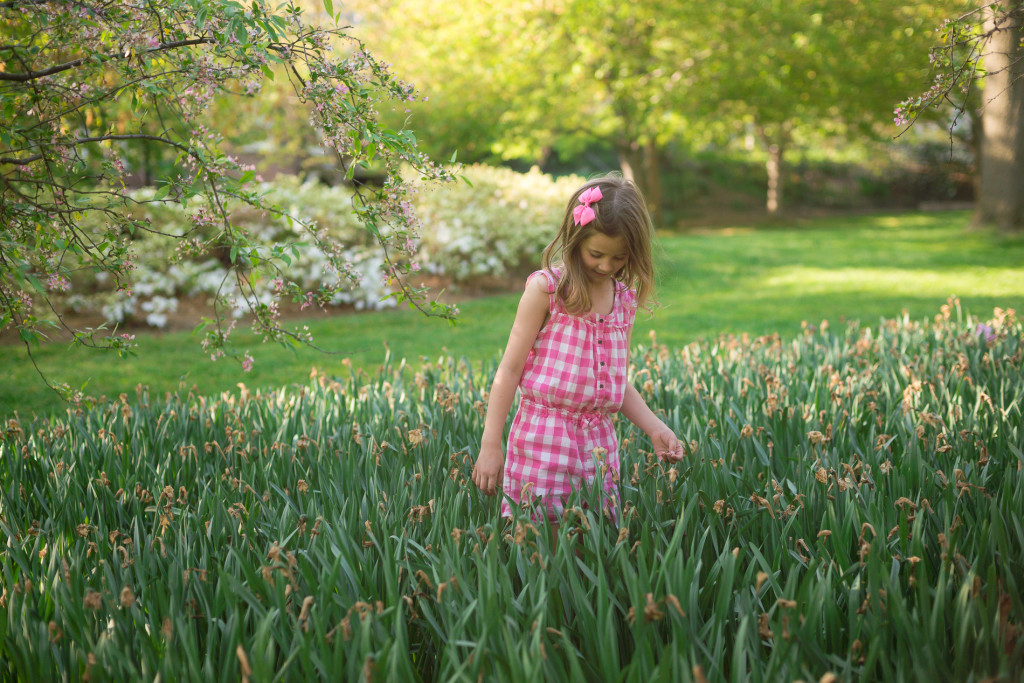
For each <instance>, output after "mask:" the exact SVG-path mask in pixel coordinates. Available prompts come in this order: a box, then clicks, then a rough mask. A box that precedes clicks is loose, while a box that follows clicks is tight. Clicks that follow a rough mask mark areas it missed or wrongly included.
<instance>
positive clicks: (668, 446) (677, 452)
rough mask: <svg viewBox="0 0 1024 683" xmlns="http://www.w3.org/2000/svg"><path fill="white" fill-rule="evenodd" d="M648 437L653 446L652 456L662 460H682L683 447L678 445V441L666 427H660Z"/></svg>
mask: <svg viewBox="0 0 1024 683" xmlns="http://www.w3.org/2000/svg"><path fill="white" fill-rule="evenodd" d="M648 436H649V437H650V439H651V445H653V446H654V454H655V455H657V456H658V457H659V458H661V459H662V460H668V461H669V462H678V461H679V460H682V459H683V445H682V444H681V443H679V439H677V438H676V435H675V434H674V433H673V432H672V430H671V429H669V428H668V427H665V426H662V427H660V428H658V429H656V430H654V431H653V432H651V433H650V434H648Z"/></svg>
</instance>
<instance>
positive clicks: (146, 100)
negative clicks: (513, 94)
mask: <svg viewBox="0 0 1024 683" xmlns="http://www.w3.org/2000/svg"><path fill="white" fill-rule="evenodd" d="M325 5H326V6H327V7H328V12H330V6H329V3H325ZM0 27H2V30H3V33H4V35H5V36H6V37H7V40H8V42H7V43H6V44H4V45H0V111H2V112H3V114H4V118H5V129H3V130H0V220H2V221H3V224H4V225H5V227H6V230H5V231H4V232H3V233H0V330H4V329H9V328H10V329H15V330H17V333H18V335H19V338H20V339H21V341H22V342H23V343H24V344H25V346H26V349H27V350H28V353H29V355H30V357H31V355H32V351H33V348H34V346H35V345H37V344H38V343H39V342H40V340H42V339H44V338H46V336H47V335H46V333H45V330H46V329H47V328H48V327H49V328H53V327H63V328H64V329H65V330H66V331H67V332H68V333H70V335H71V337H72V339H73V340H74V341H75V342H76V343H78V344H82V345H88V346H93V347H96V348H100V349H107V350H110V351H113V352H116V353H117V354H119V355H121V354H124V353H130V352H131V350H132V348H133V343H132V339H131V336H130V335H126V334H117V333H116V330H115V331H112V332H108V331H106V330H105V329H104V328H102V327H101V328H100V329H97V330H91V329H86V330H80V329H74V328H73V327H72V326H70V325H69V324H68V323H67V322H66V320H65V317H64V316H62V315H61V314H60V312H59V311H58V309H57V308H56V307H55V306H54V305H53V299H54V297H56V296H60V295H62V294H63V293H65V292H68V291H70V290H71V289H72V288H73V287H74V284H75V276H76V273H79V272H82V271H87V270H88V271H93V272H100V273H105V274H107V275H108V276H110V278H111V279H112V281H113V286H114V289H115V291H116V292H118V293H120V295H122V296H126V297H130V296H131V293H132V287H133V279H132V271H133V270H134V268H135V265H134V257H135V254H134V250H135V242H136V240H137V239H138V236H139V235H140V234H141V233H148V234H151V235H155V236H160V237H164V238H168V239H175V240H178V242H179V243H180V244H179V248H178V251H177V254H178V256H177V257H176V258H177V259H188V258H199V257H202V256H203V255H207V256H208V255H212V254H220V255H221V256H222V257H225V256H226V259H225V260H226V261H227V263H228V264H230V266H229V270H228V271H227V274H226V275H225V276H224V279H223V280H222V282H221V287H220V288H219V290H218V296H217V297H216V300H215V309H214V317H213V318H211V319H208V320H205V327H206V334H205V337H204V338H203V341H202V346H203V348H204V350H205V351H206V352H207V353H208V354H209V355H210V356H211V357H212V358H213V359H217V358H218V357H221V356H223V355H225V354H228V355H231V356H233V357H235V358H236V359H238V360H240V362H242V364H243V368H245V369H249V368H250V367H251V366H252V363H253V359H252V356H251V355H250V354H249V353H248V352H244V353H239V352H237V351H235V350H234V349H233V347H232V346H231V345H230V343H229V340H230V336H231V333H232V331H233V329H234V326H235V323H234V321H229V320H228V316H226V315H225V313H224V308H225V307H230V308H237V304H238V300H237V299H238V298H239V297H240V298H241V299H242V300H243V301H244V305H245V306H246V307H247V308H248V310H249V311H250V313H251V315H252V320H253V327H254V329H255V330H256V331H257V332H258V333H259V334H261V335H262V336H263V338H264V339H265V340H268V339H272V340H275V341H278V342H281V343H294V342H301V343H306V344H310V345H312V338H311V337H310V336H309V334H308V332H306V331H301V330H286V329H284V328H283V327H282V326H281V325H280V324H279V316H280V313H279V310H280V309H279V301H280V299H281V298H282V297H289V298H291V299H292V300H293V301H302V302H304V304H308V303H312V302H314V301H315V302H317V303H320V304H323V303H325V302H327V301H329V300H331V298H332V297H333V296H334V295H335V294H336V293H337V291H338V290H339V289H341V288H343V287H355V286H359V277H360V276H359V273H358V272H357V271H355V270H354V269H353V267H352V263H351V262H350V261H349V260H348V257H347V256H346V252H345V246H346V245H344V244H340V243H338V241H337V240H336V239H335V238H333V237H332V235H331V232H330V229H329V226H320V225H316V224H315V223H309V222H305V221H303V220H302V219H301V217H298V216H294V215H289V213H288V212H287V211H286V210H285V209H283V208H281V207H278V206H274V205H271V204H270V203H268V202H267V201H266V200H265V198H264V197H263V196H262V195H261V194H260V193H259V192H258V191H257V190H256V189H255V186H254V184H255V180H256V175H255V169H254V168H251V167H244V166H243V165H242V164H240V163H239V162H238V161H237V160H235V159H233V158H232V157H230V156H229V155H227V154H225V153H224V152H223V151H222V149H221V141H222V138H221V135H220V134H219V133H218V132H217V130H216V126H215V124H214V125H211V124H210V123H209V120H210V107H211V105H212V104H213V103H214V102H215V101H216V100H217V99H218V98H223V97H226V96H233V97H255V96H258V94H259V92H260V90H261V87H262V84H263V83H264V82H265V81H267V80H270V79H273V78H274V77H275V73H280V71H277V70H276V67H283V68H284V71H285V73H286V74H287V76H288V78H289V79H290V81H291V84H292V86H293V88H294V89H295V92H296V93H297V95H298V97H299V99H300V100H301V102H303V103H304V104H306V105H307V106H308V107H309V112H310V116H309V122H310V124H311V125H313V126H314V127H315V128H316V129H317V131H318V132H319V134H320V136H321V139H322V144H323V145H324V146H325V147H326V148H328V149H329V150H331V151H332V153H333V154H334V156H335V158H336V160H337V162H338V164H339V165H340V167H341V168H342V169H343V170H344V171H345V174H346V176H347V177H348V178H349V179H354V177H355V173H356V169H359V168H367V167H369V166H370V165H371V164H373V165H374V167H375V168H380V169H381V171H382V173H383V177H384V181H383V185H382V187H380V188H379V189H372V188H369V187H366V186H358V185H357V189H356V200H355V201H354V203H353V212H354V213H355V214H356V215H357V217H358V218H359V220H360V221H361V222H362V223H363V225H364V226H365V228H366V230H367V231H368V232H369V234H370V235H372V236H373V239H374V240H376V241H377V242H378V243H379V244H380V245H381V246H382V247H383V250H384V253H385V255H386V258H385V262H384V265H383V273H382V277H383V278H385V279H386V281H387V282H389V283H390V284H392V286H394V287H396V288H397V290H396V292H395V296H397V297H398V299H399V300H400V301H406V302H408V303H409V304H410V305H411V306H412V307H414V308H417V309H419V310H420V311H421V312H422V313H424V314H426V315H431V316H440V317H443V318H447V319H449V320H451V319H453V318H454V310H453V309H451V308H449V307H447V306H443V305H440V304H438V303H437V302H436V301H428V300H427V297H426V292H425V290H423V289H417V288H414V287H412V286H411V285H410V284H409V282H408V280H407V276H408V274H409V273H410V272H413V271H415V270H416V268H417V266H416V264H415V258H414V256H415V253H416V251H417V238H418V236H419V228H420V226H419V222H418V219H417V218H416V215H415V213H414V211H413V210H412V204H411V201H410V199H411V197H412V195H413V194H414V193H415V192H416V186H415V185H414V184H413V182H412V181H410V180H407V177H408V176H409V175H410V173H409V172H408V169H411V171H412V173H411V175H412V176H413V177H415V178H416V179H418V180H420V181H428V182H430V181H439V182H446V181H449V180H451V179H452V178H453V176H452V174H451V172H450V171H449V170H447V169H446V168H444V167H443V166H440V165H438V164H435V163H434V162H433V161H431V160H430V159H428V158H427V157H426V156H424V155H423V154H422V153H420V152H419V151H418V150H417V146H416V139H415V137H414V136H413V135H412V133H411V132H409V131H392V130H387V129H384V128H383V127H382V126H381V125H380V123H379V121H378V114H377V107H378V106H380V105H381V104H384V103H388V102H395V103H397V102H404V101H408V100H411V99H414V98H415V97H416V93H415V90H414V89H413V87H412V86H411V85H409V84H407V83H404V82H403V81H401V80H399V79H397V78H395V77H394V76H393V75H392V74H391V73H390V71H389V70H388V68H387V66H386V65H384V64H382V63H380V62H378V61H377V60H376V59H375V58H373V56H372V55H370V54H369V52H368V51H367V50H366V48H365V46H364V45H363V44H362V43H361V42H359V41H357V40H355V39H353V38H352V37H350V36H348V35H347V34H346V33H345V29H343V28H337V27H335V28H323V27H321V26H318V25H314V24H312V23H310V22H308V21H307V19H306V17H305V16H304V14H303V12H302V10H300V9H299V8H298V7H296V6H295V5H292V4H289V5H285V6H283V7H281V8H279V9H271V5H270V4H269V2H267V0H255V1H254V2H251V3H249V4H248V5H247V6H244V5H241V4H239V3H236V2H232V1H231V0H129V1H128V2H119V3H108V2H104V1H103V0H79V1H78V2H74V3H62V2H50V1H41V0H26V1H24V2H5V3H0ZM339 55H341V56H339ZM7 121H9V122H10V125H9V126H8V125H6V122H7ZM140 142H144V143H153V144H155V145H157V147H158V148H160V149H165V150H168V151H169V152H171V153H173V154H176V155H177V156H176V159H175V163H174V165H173V167H174V171H173V172H172V173H170V174H168V175H167V176H166V177H164V178H162V179H160V180H159V182H158V189H157V191H156V193H155V195H154V196H153V197H152V198H151V199H148V200H145V201H150V202H157V203H176V204H180V205H182V206H186V207H189V209H190V211H191V213H190V217H191V218H190V220H191V225H190V227H189V228H188V229H186V230H184V231H181V232H179V233H172V232H167V231H165V230H162V229H161V226H159V225H152V224H151V223H150V222H148V221H147V220H143V219H137V218H134V217H133V215H132V211H131V207H132V206H133V205H135V204H137V203H138V202H139V201H140V200H137V199H135V198H133V197H132V196H131V194H130V193H129V192H128V190H127V189H126V186H127V185H126V180H127V178H128V177H129V176H130V175H131V173H132V169H131V168H130V166H129V162H127V160H126V157H125V150H126V147H125V145H128V144H134V143H140ZM241 206H249V207H252V208H254V209H256V210H258V211H261V212H266V213H268V214H269V215H273V216H276V217H278V218H279V219H280V220H282V221H288V222H289V224H292V225H297V226H299V227H300V229H301V230H303V231H304V232H305V234H306V235H307V236H308V237H309V239H310V241H311V242H312V243H313V244H314V245H315V246H316V247H317V248H318V249H320V250H321V252H322V253H323V254H324V256H325V257H326V260H327V263H328V268H329V270H330V271H331V273H332V275H333V277H334V280H333V281H330V282H322V283H321V285H320V286H319V288H318V289H316V290H315V291H306V290H305V289H304V288H303V287H302V286H301V285H300V283H298V282H294V281H290V280H288V279H287V278H285V277H284V275H283V273H284V271H283V269H282V264H287V263H288V262H289V261H288V259H289V257H288V251H289V245H287V244H273V245H270V246H269V247H268V246H267V245H261V244H259V242H258V240H256V239H255V237H254V235H253V234H251V231H250V230H249V229H248V228H247V226H246V225H245V224H243V223H241V222H239V221H236V220H234V219H233V215H234V214H235V212H236V210H237V209H238V208H239V207H241ZM90 216H92V217H95V218H96V219H97V220H83V219H86V218H89V217H90ZM96 226H100V227H96ZM267 278H272V279H273V282H274V287H273V290H272V296H271V297H270V298H269V299H267V298H266V297H264V296H263V295H262V294H260V293H258V292H257V288H256V283H257V282H259V281H261V280H265V279H267ZM229 279H230V280H231V281H232V282H233V284H232V286H230V287H229V286H227V284H228V280H229ZM40 302H41V303H42V306H41V305H40ZM44 309H49V310H50V311H51V312H52V313H53V315H54V317H55V321H54V320H51V319H49V317H48V316H43V317H40V316H39V315H37V313H39V312H40V311H41V310H44ZM44 379H45V378H44ZM63 391H64V393H65V394H67V395H69V396H71V395H73V393H74V392H73V391H72V390H71V388H69V387H63Z"/></svg>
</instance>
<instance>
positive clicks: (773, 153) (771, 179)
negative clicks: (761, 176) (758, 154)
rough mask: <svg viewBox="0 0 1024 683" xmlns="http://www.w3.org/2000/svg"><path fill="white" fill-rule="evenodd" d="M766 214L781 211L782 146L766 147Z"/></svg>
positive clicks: (771, 145)
mask: <svg viewBox="0 0 1024 683" xmlns="http://www.w3.org/2000/svg"><path fill="white" fill-rule="evenodd" d="M767 169H768V203H767V208H768V213H770V214H773V215H774V214H777V213H779V212H780V211H781V210H782V145H779V144H775V143H772V144H769V145H768V162H767Z"/></svg>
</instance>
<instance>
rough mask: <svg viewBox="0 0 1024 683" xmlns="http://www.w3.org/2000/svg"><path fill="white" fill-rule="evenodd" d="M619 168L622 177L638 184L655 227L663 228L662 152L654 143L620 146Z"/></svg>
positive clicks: (632, 143) (633, 143)
mask: <svg viewBox="0 0 1024 683" xmlns="http://www.w3.org/2000/svg"><path fill="white" fill-rule="evenodd" d="M618 147H619V167H620V168H621V170H622V177H623V178H626V179H627V180H631V181H633V182H634V183H636V186H637V187H638V188H640V191H641V192H643V194H644V199H645V200H646V201H647V211H648V213H650V215H651V222H652V223H653V224H654V226H655V227H661V221H662V217H663V212H662V210H661V199H662V197H661V150H660V149H659V148H658V145H657V144H656V143H654V142H649V143H647V144H645V145H644V146H643V147H641V146H640V145H639V143H637V142H631V143H625V144H620V145H619V146H618Z"/></svg>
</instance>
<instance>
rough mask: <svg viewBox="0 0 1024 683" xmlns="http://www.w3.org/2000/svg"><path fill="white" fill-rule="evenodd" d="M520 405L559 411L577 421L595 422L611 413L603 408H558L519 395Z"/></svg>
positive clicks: (546, 410) (551, 411)
mask: <svg viewBox="0 0 1024 683" xmlns="http://www.w3.org/2000/svg"><path fill="white" fill-rule="evenodd" d="M519 404H520V405H525V406H528V407H531V408H539V409H540V410H542V411H544V412H549V413H559V414H560V415H562V416H564V417H567V418H569V419H570V420H573V421H575V422H577V423H586V424H594V423H595V422H597V421H599V420H601V419H603V418H606V417H608V416H609V415H610V414H611V413H609V412H607V411H603V410H579V411H575V410H569V409H568V408H559V407H558V406H549V405H547V404H545V403H538V402H537V401H533V400H531V399H528V398H525V397H520V399H519Z"/></svg>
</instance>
